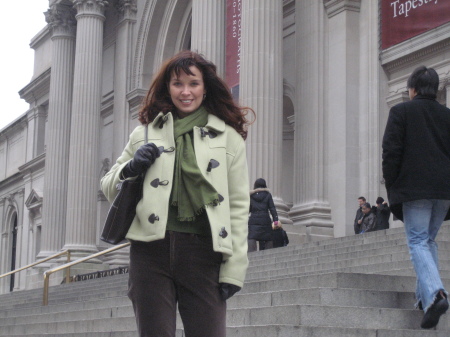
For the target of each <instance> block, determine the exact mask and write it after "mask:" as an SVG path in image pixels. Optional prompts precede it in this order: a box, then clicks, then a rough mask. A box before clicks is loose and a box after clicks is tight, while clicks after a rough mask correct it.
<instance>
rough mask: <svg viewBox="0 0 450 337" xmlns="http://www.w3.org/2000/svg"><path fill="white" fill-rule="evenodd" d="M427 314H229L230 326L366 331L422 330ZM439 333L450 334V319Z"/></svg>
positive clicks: (281, 309)
mask: <svg viewBox="0 0 450 337" xmlns="http://www.w3.org/2000/svg"><path fill="white" fill-rule="evenodd" d="M422 317H423V313H422V312H421V311H419V310H406V309H392V308H366V307H345V306H340V307H337V306H320V305H281V306H271V307H264V308H251V309H249V308H241V309H234V310H229V311H228V316H227V324H228V326H234V325H240V326H243V325H247V326H248V325H250V326H251V325H264V324H269V325H270V324H289V325H296V326H303V325H307V326H333V327H342V328H348V327H351V328H363V329H386V328H389V329H420V322H421V320H422ZM438 330H447V333H448V334H450V319H449V318H448V315H446V316H443V317H442V318H441V320H440V322H439V326H438Z"/></svg>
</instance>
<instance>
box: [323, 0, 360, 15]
mask: <svg viewBox="0 0 450 337" xmlns="http://www.w3.org/2000/svg"><path fill="white" fill-rule="evenodd" d="M324 6H325V10H326V13H327V15H328V18H332V17H333V16H335V15H338V14H339V13H341V12H343V11H351V12H359V11H360V10H361V0H325V1H324Z"/></svg>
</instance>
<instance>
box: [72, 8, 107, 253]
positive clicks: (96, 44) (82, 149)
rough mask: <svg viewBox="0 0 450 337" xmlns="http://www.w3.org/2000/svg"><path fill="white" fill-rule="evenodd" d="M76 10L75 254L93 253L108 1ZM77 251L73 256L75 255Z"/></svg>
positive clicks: (73, 191) (73, 137)
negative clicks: (104, 38)
mask: <svg viewBox="0 0 450 337" xmlns="http://www.w3.org/2000/svg"><path fill="white" fill-rule="evenodd" d="M73 3H74V6H75V8H76V10H77V15H76V19H77V40H76V44H77V48H76V51H75V70H74V84H73V87H74V90H73V104H72V124H71V134H70V156H69V185H68V196H67V218H66V223H67V225H66V236H65V238H66V241H65V246H64V248H65V249H72V250H74V251H75V252H78V253H79V254H78V255H79V256H80V255H83V254H85V253H92V252H95V251H97V247H96V245H95V241H96V230H95V229H96V206H95V205H96V203H97V191H98V188H99V170H100V168H101V161H100V159H99V157H98V146H99V124H100V105H101V84H102V82H101V71H102V56H103V22H104V21H105V16H104V11H105V6H106V5H107V1H103V0H73ZM76 255H77V253H75V256H76Z"/></svg>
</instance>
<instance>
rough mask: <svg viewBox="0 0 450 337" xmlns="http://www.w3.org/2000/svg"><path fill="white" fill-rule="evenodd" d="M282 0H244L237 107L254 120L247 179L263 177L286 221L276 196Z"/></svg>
mask: <svg viewBox="0 0 450 337" xmlns="http://www.w3.org/2000/svg"><path fill="white" fill-rule="evenodd" d="M282 19H283V8H282V1H273V0H243V1H242V31H241V34H242V52H241V74H240V83H239V85H240V93H239V96H240V98H241V104H242V105H244V106H249V107H251V108H253V109H254V110H255V112H256V121H255V123H254V124H253V125H252V126H251V127H250V128H249V135H248V139H247V148H248V163H249V173H250V181H251V182H252V183H253V182H254V181H255V180H256V179H257V178H260V177H262V178H264V179H266V181H267V185H268V187H269V188H270V190H271V192H272V194H273V195H274V197H275V204H276V206H277V209H278V211H279V213H280V214H279V215H280V216H281V221H284V222H285V223H286V222H290V220H289V219H288V217H287V212H286V210H287V207H285V205H284V202H283V201H282V200H281V198H280V195H281V193H280V191H281V174H280V172H281V151H282V140H283V138H282V137H283V130H282V121H283V66H282V64H283V57H282V56H283V46H282V40H283V32H282Z"/></svg>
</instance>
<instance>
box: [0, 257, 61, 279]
mask: <svg viewBox="0 0 450 337" xmlns="http://www.w3.org/2000/svg"><path fill="white" fill-rule="evenodd" d="M64 254H67V263H70V251H69V250H63V251H62V252H59V253H56V254H54V255H52V256H49V257H46V258H45V259H42V260H39V261H36V262H34V263H31V264H29V265H27V266H25V267H22V268H19V269H15V270H12V271H10V272H8V273H5V274H2V275H0V278H2V277H6V276H8V275H12V274H15V273H18V272H19V271H22V270H25V269H28V268H31V267H34V266H37V265H38V264H41V263H44V262H47V261H49V260H52V259H54V258H57V257H59V256H62V255H64ZM67 263H66V264H67ZM69 278H70V269H69V270H68V271H67V274H66V282H69Z"/></svg>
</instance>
